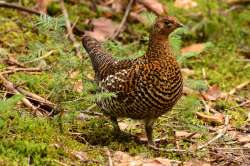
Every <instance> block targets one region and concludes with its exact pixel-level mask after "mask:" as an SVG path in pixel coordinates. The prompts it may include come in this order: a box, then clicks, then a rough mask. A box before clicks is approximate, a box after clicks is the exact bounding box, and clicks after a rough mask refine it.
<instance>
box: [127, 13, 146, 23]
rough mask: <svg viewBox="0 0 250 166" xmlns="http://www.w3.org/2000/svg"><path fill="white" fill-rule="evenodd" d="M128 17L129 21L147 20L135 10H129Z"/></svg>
mask: <svg viewBox="0 0 250 166" xmlns="http://www.w3.org/2000/svg"><path fill="white" fill-rule="evenodd" d="M129 19H130V20H131V21H138V22H140V23H143V24H145V23H146V22H147V20H145V17H143V16H141V15H139V14H138V13H136V12H130V14H129Z"/></svg>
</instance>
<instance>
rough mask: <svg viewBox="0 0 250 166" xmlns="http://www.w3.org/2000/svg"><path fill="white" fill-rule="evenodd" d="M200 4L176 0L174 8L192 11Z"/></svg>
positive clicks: (188, 0)
mask: <svg viewBox="0 0 250 166" xmlns="http://www.w3.org/2000/svg"><path fill="white" fill-rule="evenodd" d="M197 5H198V4H197V2H195V1H193V0H176V1H175V2H174V6H175V7H177V8H181V9H191V8H194V7H196V6H197Z"/></svg>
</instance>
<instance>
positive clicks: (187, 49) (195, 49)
mask: <svg viewBox="0 0 250 166" xmlns="http://www.w3.org/2000/svg"><path fill="white" fill-rule="evenodd" d="M205 47H206V44H204V43H195V44H192V45H190V46H187V47H184V48H182V49H181V53H182V54H183V53H187V52H198V53H200V52H202V51H203V50H204V48H205Z"/></svg>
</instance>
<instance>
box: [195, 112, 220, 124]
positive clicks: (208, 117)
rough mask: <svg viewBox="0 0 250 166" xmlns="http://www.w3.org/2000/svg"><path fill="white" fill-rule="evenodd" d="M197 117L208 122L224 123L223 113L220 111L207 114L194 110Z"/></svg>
mask: <svg viewBox="0 0 250 166" xmlns="http://www.w3.org/2000/svg"><path fill="white" fill-rule="evenodd" d="M196 115H197V117H198V118H200V119H202V120H204V121H205V122H209V123H216V124H223V123H224V115H223V114H221V113H216V114H213V115H207V114H205V113H202V112H196Z"/></svg>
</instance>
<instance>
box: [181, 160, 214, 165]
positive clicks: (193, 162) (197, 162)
mask: <svg viewBox="0 0 250 166" xmlns="http://www.w3.org/2000/svg"><path fill="white" fill-rule="evenodd" d="M210 165H211V164H209V163H207V162H205V161H201V160H198V159H191V160H189V161H187V162H184V163H183V166H210Z"/></svg>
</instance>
